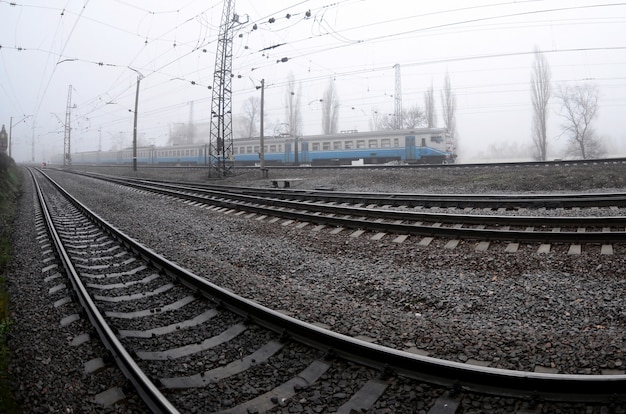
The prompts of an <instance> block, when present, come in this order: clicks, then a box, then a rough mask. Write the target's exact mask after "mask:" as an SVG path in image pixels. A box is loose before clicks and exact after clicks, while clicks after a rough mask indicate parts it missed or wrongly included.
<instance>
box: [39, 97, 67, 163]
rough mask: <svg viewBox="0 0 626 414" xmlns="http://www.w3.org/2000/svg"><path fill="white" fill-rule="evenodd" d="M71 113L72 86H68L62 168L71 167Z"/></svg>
mask: <svg viewBox="0 0 626 414" xmlns="http://www.w3.org/2000/svg"><path fill="white" fill-rule="evenodd" d="M71 112H72V85H70V87H69V89H68V91H67V108H66V110H65V125H64V126H65V134H64V136H63V168H66V167H67V168H71V167H72V155H71V152H70V141H71V140H70V133H71V131H72V128H71V127H70V119H71ZM32 161H35V138H34V132H33V159H32Z"/></svg>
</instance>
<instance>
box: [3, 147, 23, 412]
mask: <svg viewBox="0 0 626 414" xmlns="http://www.w3.org/2000/svg"><path fill="white" fill-rule="evenodd" d="M20 177H21V175H20V174H19V171H18V169H17V167H16V166H15V164H14V163H13V162H12V160H11V159H9V158H8V157H7V156H6V155H5V154H0V413H6V414H13V413H19V412H21V410H20V409H19V406H18V405H17V403H16V402H15V400H14V398H13V393H12V390H11V378H10V376H9V373H8V364H9V358H10V352H9V349H8V346H7V343H6V335H7V334H8V332H9V331H10V329H11V318H10V315H9V295H8V293H7V288H6V281H7V277H8V274H7V272H8V270H7V268H8V264H9V261H10V259H11V233H12V227H13V226H12V224H13V218H14V216H15V211H16V204H17V199H18V197H19V189H20Z"/></svg>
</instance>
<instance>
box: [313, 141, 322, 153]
mask: <svg viewBox="0 0 626 414" xmlns="http://www.w3.org/2000/svg"><path fill="white" fill-rule="evenodd" d="M319 150H320V143H319V142H314V143H313V151H319Z"/></svg>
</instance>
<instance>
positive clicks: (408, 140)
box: [404, 135, 415, 161]
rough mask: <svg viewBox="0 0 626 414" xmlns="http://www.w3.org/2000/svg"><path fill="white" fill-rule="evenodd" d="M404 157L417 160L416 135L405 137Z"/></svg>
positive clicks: (406, 159) (407, 159)
mask: <svg viewBox="0 0 626 414" xmlns="http://www.w3.org/2000/svg"><path fill="white" fill-rule="evenodd" d="M404 159H405V161H414V160H415V135H407V136H405V137H404Z"/></svg>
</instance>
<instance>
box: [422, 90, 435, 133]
mask: <svg viewBox="0 0 626 414" xmlns="http://www.w3.org/2000/svg"><path fill="white" fill-rule="evenodd" d="M424 118H426V127H427V128H434V127H435V125H437V114H436V113H435V91H434V89H433V84H432V82H431V83H430V88H428V89H427V90H426V92H424Z"/></svg>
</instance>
